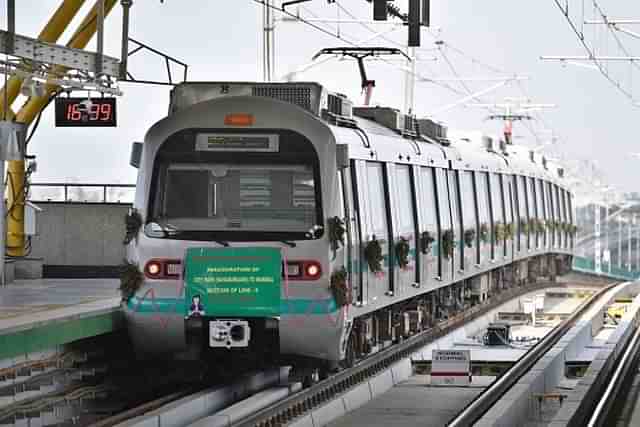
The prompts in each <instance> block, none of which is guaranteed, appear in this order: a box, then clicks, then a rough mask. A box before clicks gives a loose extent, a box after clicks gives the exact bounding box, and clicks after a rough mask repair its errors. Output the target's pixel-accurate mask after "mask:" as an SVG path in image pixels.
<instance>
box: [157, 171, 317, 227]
mask: <svg viewBox="0 0 640 427" xmlns="http://www.w3.org/2000/svg"><path fill="white" fill-rule="evenodd" d="M163 192H164V194H163V196H164V197H163V206H162V212H161V215H160V216H161V217H163V218H167V220H169V221H170V222H171V224H172V225H175V226H176V227H178V228H179V229H187V230H218V231H222V230H224V231H233V230H252V231H266V232H275V231H297V232H305V231H308V230H310V229H311V228H312V227H313V226H314V225H315V224H316V218H315V216H316V206H315V185H314V179H313V173H312V171H311V168H310V167H308V166H303V165H300V166H295V165H241V164H235V165H234V164H229V165H225V164H208V165H202V164H200V165H184V164H172V165H169V168H168V170H167V176H166V186H165V187H164V189H163Z"/></svg>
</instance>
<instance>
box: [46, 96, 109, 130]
mask: <svg viewBox="0 0 640 427" xmlns="http://www.w3.org/2000/svg"><path fill="white" fill-rule="evenodd" d="M56 126H57V127H83V126H86V127H114V126H116V99H115V98H56Z"/></svg>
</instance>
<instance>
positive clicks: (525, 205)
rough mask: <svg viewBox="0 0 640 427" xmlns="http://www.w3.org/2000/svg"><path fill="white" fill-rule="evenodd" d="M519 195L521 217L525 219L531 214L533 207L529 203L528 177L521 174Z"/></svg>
mask: <svg viewBox="0 0 640 427" xmlns="http://www.w3.org/2000/svg"><path fill="white" fill-rule="evenodd" d="M518 184H519V185H518V195H519V196H520V197H519V202H520V218H521V219H524V220H525V221H526V220H528V219H529V217H530V216H531V207H530V205H529V186H528V185H527V177H526V176H521V177H520V181H519V182H518Z"/></svg>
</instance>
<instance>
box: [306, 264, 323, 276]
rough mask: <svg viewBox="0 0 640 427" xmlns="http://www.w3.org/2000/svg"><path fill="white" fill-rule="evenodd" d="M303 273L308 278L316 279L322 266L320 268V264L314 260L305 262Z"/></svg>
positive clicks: (320, 272)
mask: <svg viewBox="0 0 640 427" xmlns="http://www.w3.org/2000/svg"><path fill="white" fill-rule="evenodd" d="M304 273H305V276H307V278H309V279H317V278H318V277H320V275H321V274H322V268H320V264H319V263H317V262H315V261H312V262H308V263H305V266H304Z"/></svg>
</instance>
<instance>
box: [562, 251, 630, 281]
mask: <svg viewBox="0 0 640 427" xmlns="http://www.w3.org/2000/svg"><path fill="white" fill-rule="evenodd" d="M573 270H575V271H579V272H581V273H592V274H598V275H600V276H606V277H611V278H614V279H622V280H637V279H639V278H640V271H637V270H631V271H629V270H627V269H624V268H620V267H617V266H615V265H609V264H607V263H602V264H600V270H601V271H600V272H596V264H595V261H594V260H592V259H588V258H584V257H579V256H574V257H573Z"/></svg>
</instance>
